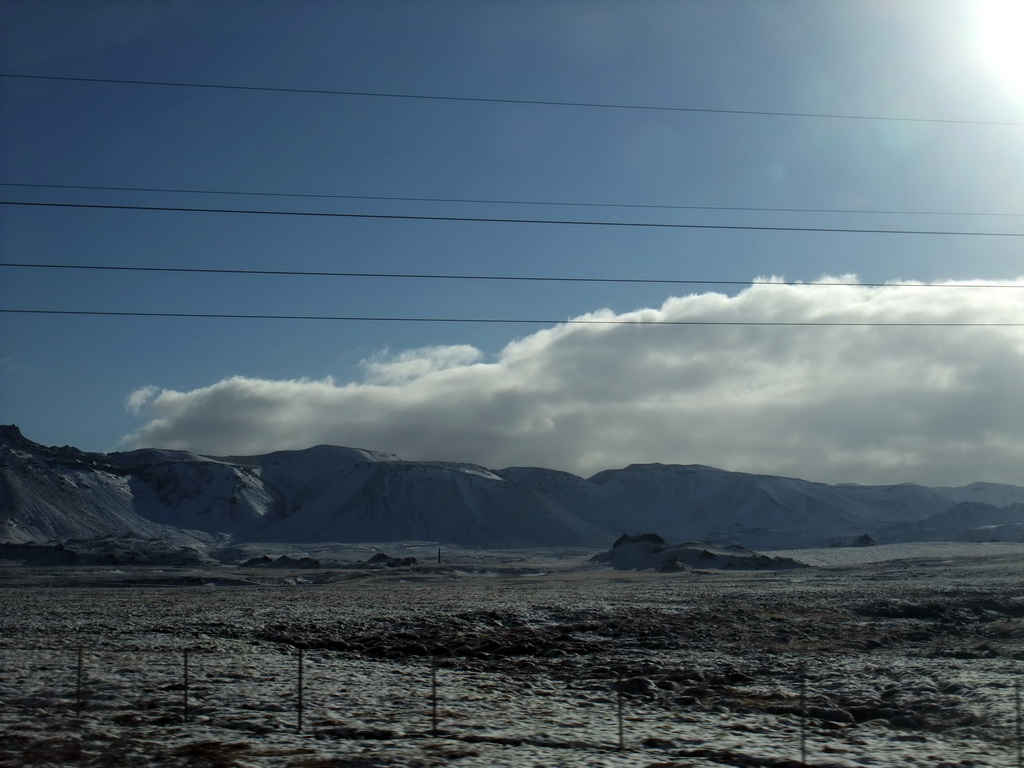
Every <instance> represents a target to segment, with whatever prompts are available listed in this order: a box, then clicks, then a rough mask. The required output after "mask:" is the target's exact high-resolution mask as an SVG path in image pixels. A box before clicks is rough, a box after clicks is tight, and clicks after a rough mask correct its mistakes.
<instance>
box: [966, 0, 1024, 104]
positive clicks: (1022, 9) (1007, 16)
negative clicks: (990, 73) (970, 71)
mask: <svg viewBox="0 0 1024 768" xmlns="http://www.w3.org/2000/svg"><path fill="white" fill-rule="evenodd" d="M977 14H978V26H979V33H980V36H979V41H978V42H979V44H980V46H981V49H982V53H983V55H984V57H985V59H986V61H987V62H988V63H989V64H990V65H991V66H992V67H993V69H994V70H995V72H996V75H997V76H998V77H1000V78H1001V79H1003V80H1005V81H1006V83H1007V84H1008V85H1010V86H1011V87H1013V88H1015V89H1016V90H1017V91H1019V92H1020V93H1021V94H1022V95H1024V0H978V3H977Z"/></svg>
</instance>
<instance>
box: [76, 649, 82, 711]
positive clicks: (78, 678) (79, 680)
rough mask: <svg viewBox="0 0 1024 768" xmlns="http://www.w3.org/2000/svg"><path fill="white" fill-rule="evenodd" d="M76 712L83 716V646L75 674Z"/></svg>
mask: <svg viewBox="0 0 1024 768" xmlns="http://www.w3.org/2000/svg"><path fill="white" fill-rule="evenodd" d="M75 710H76V711H77V712H78V716H79V717H81V716H82V646H78V669H77V673H76V674H75Z"/></svg>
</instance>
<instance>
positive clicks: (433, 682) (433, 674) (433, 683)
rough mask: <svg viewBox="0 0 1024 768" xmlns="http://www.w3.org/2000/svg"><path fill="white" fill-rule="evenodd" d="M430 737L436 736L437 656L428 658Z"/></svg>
mask: <svg viewBox="0 0 1024 768" xmlns="http://www.w3.org/2000/svg"><path fill="white" fill-rule="evenodd" d="M430 735H431V736H437V656H433V655H432V656H431V657H430Z"/></svg>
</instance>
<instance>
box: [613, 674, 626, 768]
mask: <svg viewBox="0 0 1024 768" xmlns="http://www.w3.org/2000/svg"><path fill="white" fill-rule="evenodd" d="M615 701H616V709H617V710H618V721H619V751H620V752H621V751H622V750H624V749H625V748H626V740H625V735H624V731H623V725H622V675H621V674H620V675H619V676H618V678H617V680H616V685H615Z"/></svg>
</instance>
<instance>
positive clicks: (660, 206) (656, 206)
mask: <svg viewBox="0 0 1024 768" xmlns="http://www.w3.org/2000/svg"><path fill="white" fill-rule="evenodd" d="M0 187H22V188H31V189H77V190H84V191H90V192H159V193H166V194H186V195H245V196H250V197H291V198H303V199H307V200H308V199H313V200H373V201H383V202H403V203H460V204H461V203H469V204H473V205H477V204H482V205H534V206H558V207H567V208H572V207H575V208H635V209H647V210H673V211H731V212H744V213H746V212H759V213H842V214H848V213H856V214H865V215H886V216H1001V217H1020V216H1024V213H1010V212H984V211H977V212H975V211H898V210H884V209H874V208H782V207H763V206H745V205H672V204H667V203H588V202H578V201H561V202H560V201H557V200H497V199H488V198H472V197H406V196H397V195H390V196H389V195H340V194H314V193H311V192H252V191H243V190H229V189H181V188H174V187H117V186H99V185H95V184H23V183H19V182H14V181H0Z"/></svg>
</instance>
